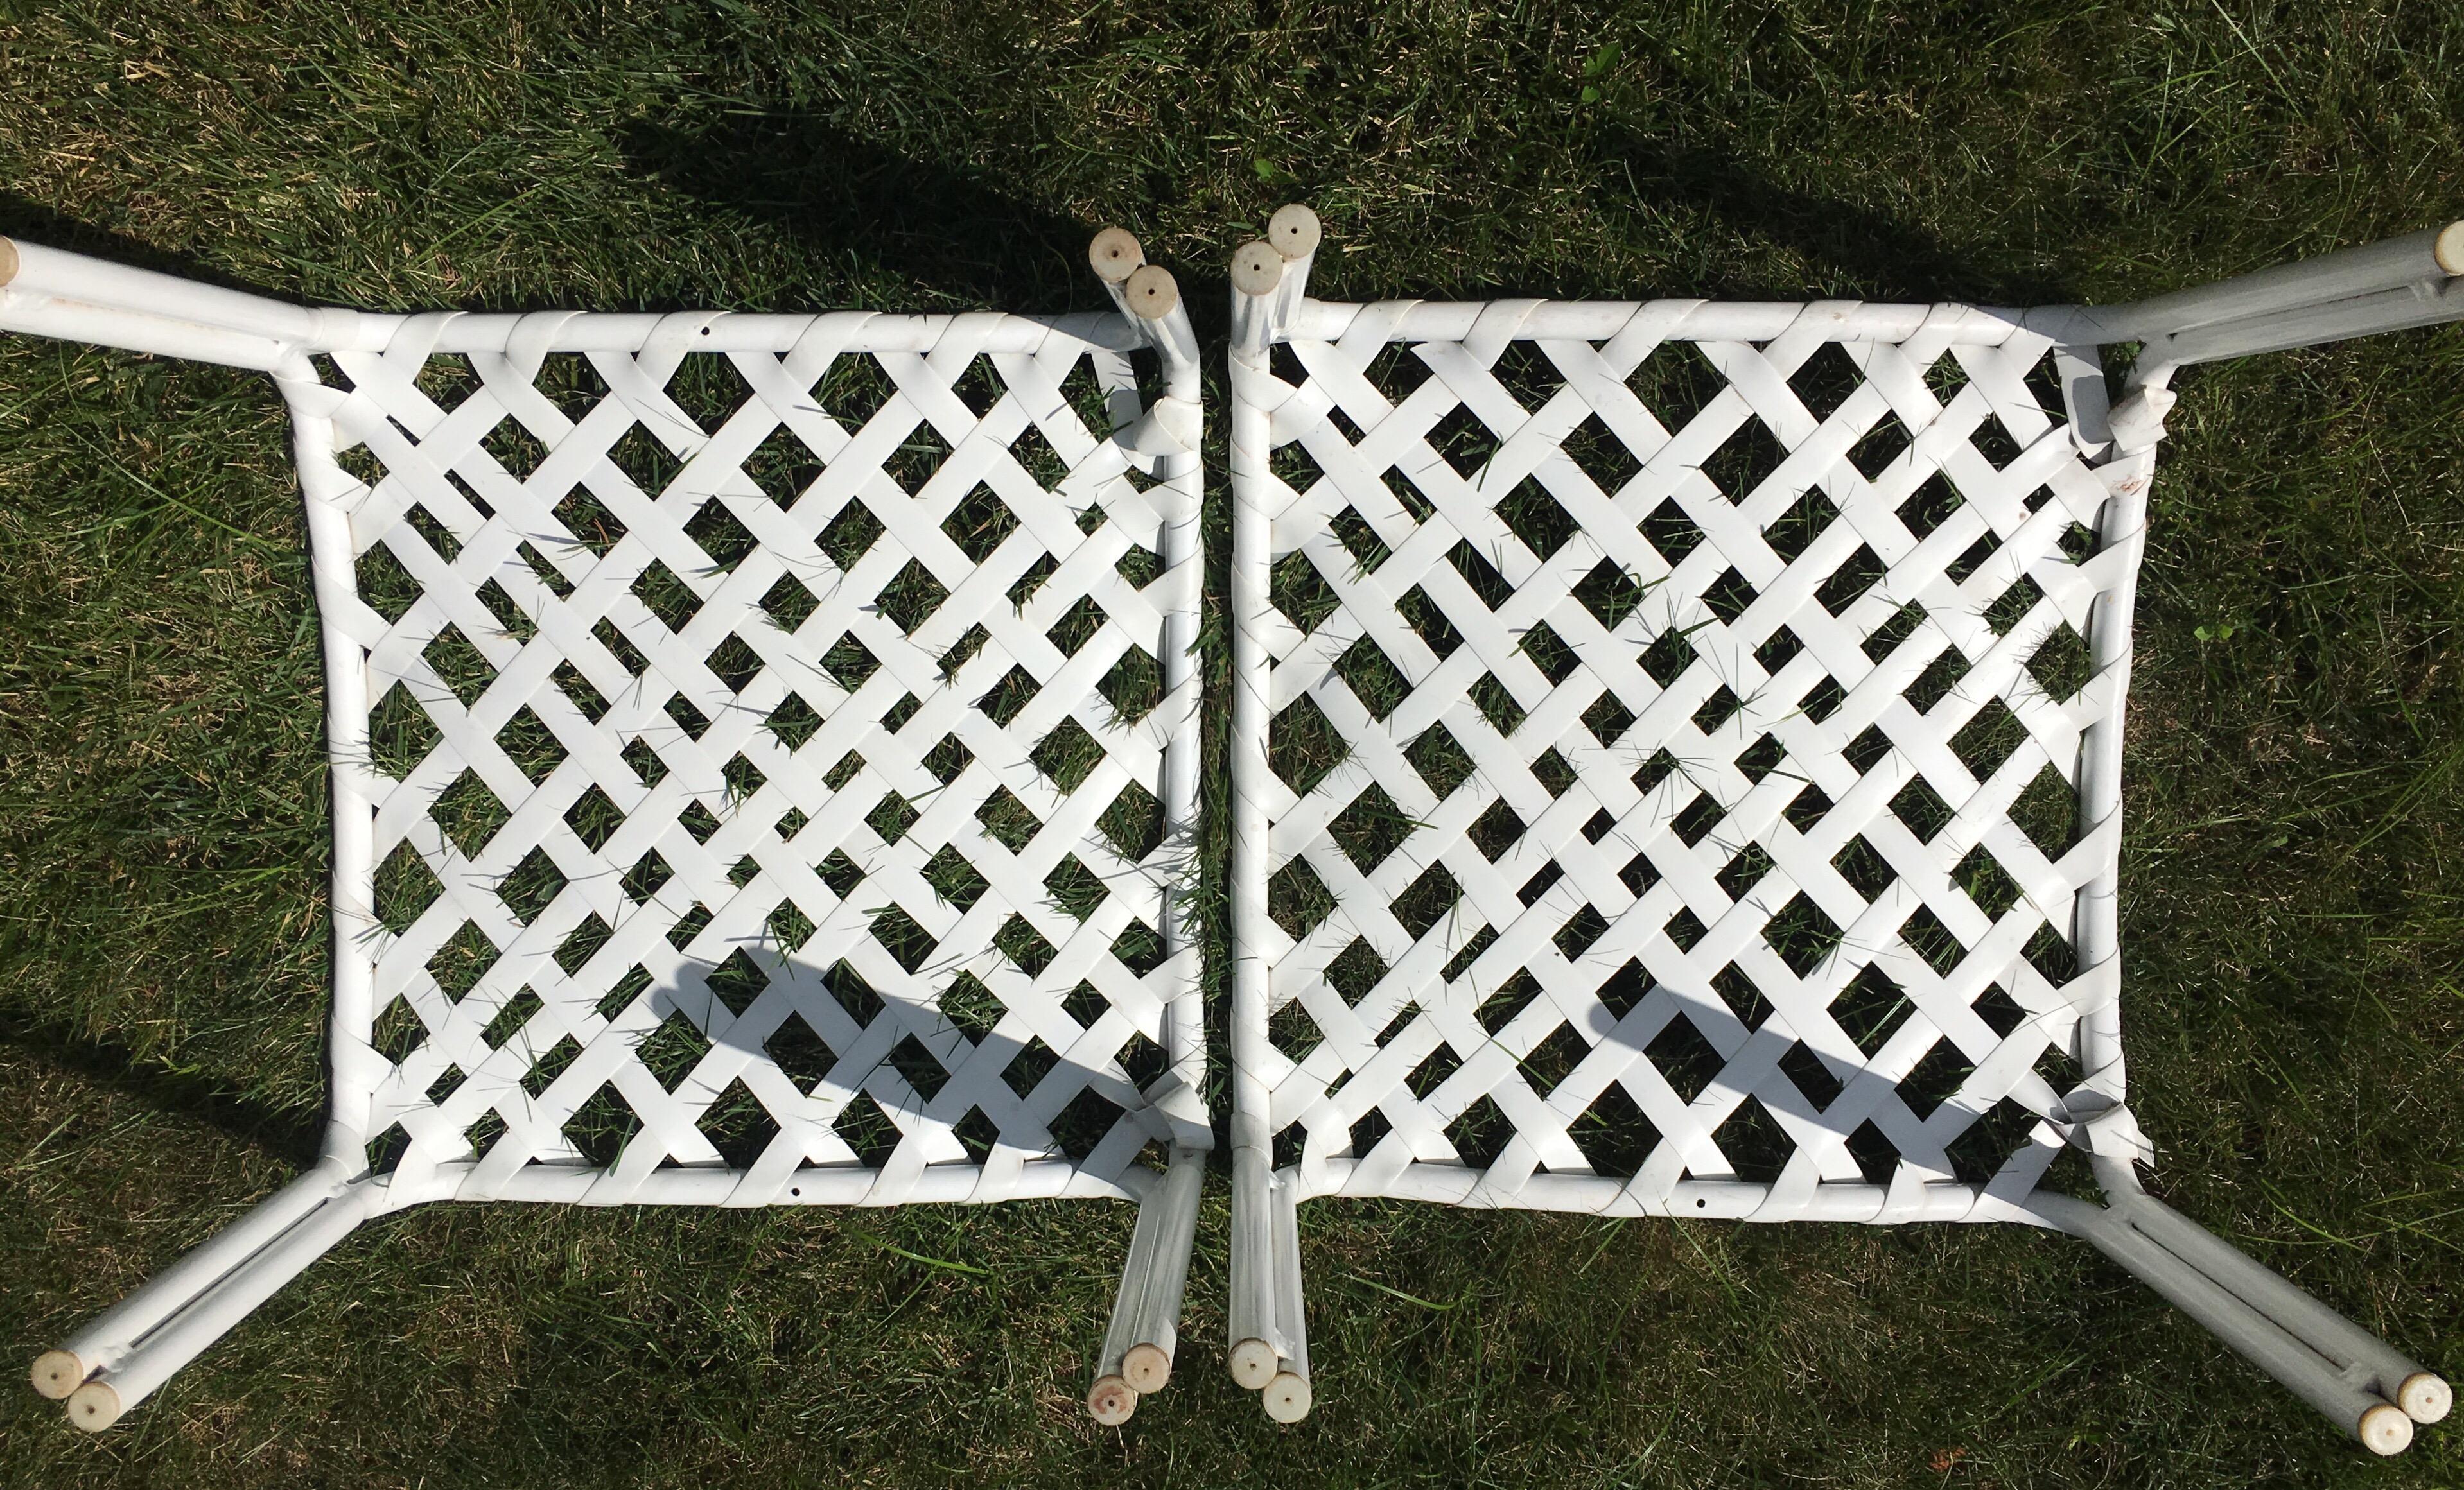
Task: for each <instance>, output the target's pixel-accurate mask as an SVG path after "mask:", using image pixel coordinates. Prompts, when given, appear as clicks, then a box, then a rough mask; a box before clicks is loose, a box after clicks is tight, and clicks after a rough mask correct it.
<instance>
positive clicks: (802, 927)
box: [762, 900, 819, 953]
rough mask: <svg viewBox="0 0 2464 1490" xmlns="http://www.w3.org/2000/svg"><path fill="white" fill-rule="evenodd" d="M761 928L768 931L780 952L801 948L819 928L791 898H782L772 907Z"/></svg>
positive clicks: (789, 951)
mask: <svg viewBox="0 0 2464 1490" xmlns="http://www.w3.org/2000/svg"><path fill="white" fill-rule="evenodd" d="M762 928H763V930H765V931H768V932H769V933H770V939H771V941H773V942H774V943H776V944H777V945H778V949H779V951H780V952H781V953H791V952H795V951H797V950H798V949H800V948H802V947H803V945H804V943H806V942H808V941H810V940H812V936H813V932H814V931H817V930H819V928H818V927H817V926H816V925H815V923H814V921H813V918H812V917H811V916H808V915H806V914H804V912H803V909H802V908H801V907H799V906H798V905H797V904H796V903H795V902H794V901H792V900H782V901H781V902H779V904H778V905H777V906H775V907H773V908H772V909H771V911H770V914H769V916H768V918H767V919H766V920H764V921H763V922H762Z"/></svg>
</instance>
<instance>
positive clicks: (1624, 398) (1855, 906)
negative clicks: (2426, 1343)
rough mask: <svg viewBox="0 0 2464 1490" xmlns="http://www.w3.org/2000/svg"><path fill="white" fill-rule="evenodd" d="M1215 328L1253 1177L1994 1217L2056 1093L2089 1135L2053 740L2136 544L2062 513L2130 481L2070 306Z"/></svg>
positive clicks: (2099, 1002) (2101, 850) (2103, 1066)
mask: <svg viewBox="0 0 2464 1490" xmlns="http://www.w3.org/2000/svg"><path fill="white" fill-rule="evenodd" d="M1432 313H1441V314H1435V315H1433V314H1432ZM1757 318H1759V320H1761V321H1767V322H1769V323H1770V324H1769V326H1768V329H1762V330H1757V331H1754V333H1753V334H1751V335H1745V334H1741V331H1740V329H1739V328H1740V327H1741V325H1743V323H1746V322H1752V321H1755V320H1756V319H1757ZM1416 321H1417V323H1418V325H1419V326H1420V327H1422V328H1427V327H1430V326H1438V327H1440V329H1441V331H1442V333H1443V334H1437V333H1433V332H1432V331H1430V330H1428V329H1421V330H1418V331H1416V330H1414V329H1413V327H1414V324H1415V322H1416ZM1465 326H1467V328H1468V329H1464V327H1465ZM1448 327H1451V328H1452V329H1445V328H1448ZM1551 327H1553V328H1556V329H1554V330H1551V329H1550V328H1551ZM1570 328H1571V329H1570ZM1724 328H1725V329H1724ZM1234 373H1235V384H1234V396H1235V397H1236V399H1240V400H1244V401H1247V402H1248V403H1249V404H1250V405H1252V406H1255V407H1263V408H1266V409H1270V410H1271V411H1272V413H1271V430H1272V445H1273V447H1274V451H1273V454H1272V456H1271V459H1270V461H1269V463H1268V468H1269V469H1267V470H1265V471H1257V470H1254V469H1253V470H1252V471H1251V472H1250V473H1249V474H1248V475H1247V476H1245V477H1244V478H1243V480H1242V481H1240V482H1239V483H1237V485H1238V486H1239V488H1240V490H1239V491H1238V492H1237V493H1236V495H1237V496H1238V497H1239V500H1240V502H1241V513H1240V516H1239V520H1241V521H1243V522H1255V523H1265V524H1270V525H1271V533H1272V540H1271V544H1270V546H1269V549H1268V552H1269V553H1270V555H1271V557H1272V560H1273V563H1274V568H1273V578H1272V589H1271V593H1270V594H1269V595H1268V596H1266V597H1264V598H1258V597H1247V598H1244V601H1243V604H1242V606H1241V609H1240V615H1241V622H1242V624H1243V625H1245V626H1249V627H1252V628H1255V634H1256V635H1258V636H1259V638H1260V639H1261V640H1262V642H1263V644H1264V646H1265V651H1266V653H1267V654H1268V655H1269V656H1270V657H1271V659H1272V663H1271V672H1270V679H1271V682H1270V685H1269V695H1270V696H1269V699H1268V703H1267V708H1268V709H1269V710H1270V711H1271V712H1272V713H1273V723H1272V727H1271V733H1270V737H1269V742H1268V751H1267V755H1268V760H1269V763H1270V767H1271V769H1270V772H1269V773H1268V774H1267V775H1268V777H1270V778H1265V779H1261V780H1259V781H1258V782H1256V783H1254V786H1253V787H1249V788H1244V789H1246V790H1253V791H1254V792H1255V793H1256V794H1257V795H1259V796H1263V797H1264V799H1265V817H1266V819H1267V821H1268V822H1269V823H1270V824H1271V826H1270V830H1269V838H1268V845H1269V846H1268V852H1267V854H1266V856H1265V857H1266V867H1267V869H1268V871H1269V872H1270V874H1271V879H1270V881H1269V884H1268V886H1267V887H1265V888H1266V893H1267V896H1268V905H1269V908H1270V910H1271V913H1272V921H1273V925H1272V927H1271V928H1270V929H1269V930H1268V931H1267V932H1266V936H1267V939H1268V940H1269V941H1271V943H1272V945H1266V946H1244V947H1243V948H1242V949H1240V951H1241V953H1243V955H1246V956H1252V957H1257V958H1259V959H1261V960H1262V961H1264V962H1265V963H1266V964H1267V965H1268V966H1269V967H1270V969H1271V972H1270V975H1269V985H1268V986H1269V1007H1270V1008H1271V1010H1272V1014H1271V1018H1270V1022H1269V1027H1268V1028H1269V1034H1270V1037H1271V1039H1270V1041H1269V1044H1270V1047H1271V1048H1270V1049H1269V1050H1268V1053H1267V1055H1266V1058H1265V1060H1266V1064H1267V1066H1268V1067H1269V1068H1268V1069H1265V1070H1263V1071H1259V1072H1256V1073H1253V1074H1255V1075H1257V1076H1259V1077H1261V1078H1263V1080H1264V1083H1265V1086H1266V1088H1267V1089H1268V1090H1270V1092H1271V1112H1270V1115H1269V1124H1268V1127H1269V1128H1270V1129H1271V1130H1272V1131H1273V1132H1274V1133H1275V1134H1276V1135H1277V1139H1276V1162H1277V1164H1278V1165H1279V1166H1280V1172H1281V1173H1282V1175H1283V1177H1284V1179H1285V1180H1286V1182H1287V1183H1297V1186H1298V1191H1297V1193H1298V1194H1301V1195H1303V1196H1306V1195H1310V1194H1353V1195H1398V1196H1409V1197H1416V1198H1421V1199H1430V1200H1441V1201H1447V1202H1455V1203H1462V1204H1471V1205H1493V1206H1506V1205H1513V1206H1529V1207H1545V1208H1551V1209H1571V1210H1581V1211H1592V1212H1599V1213H1604V1214H1614V1215H1637V1214H1679V1215H1687V1216H1750V1217H1752V1218H1755V1219H1761V1220H1789V1219H1816V1218H1820V1219H1848V1220H1865V1221H1883V1222H1888V1221H1903V1220H1917V1219H1974V1220H1984V1219H1999V1218H2017V1217H2020V1216H2023V1215H2024V1213H2023V1212H2022V1210H2021V1209H2020V1208H2019V1206H2018V1204H2017V1203H2018V1202H2020V1201H2022V1200H2024V1199H2025V1197H2026V1195H2027V1194H2028V1193H2029V1191H2030V1190H2031V1189H2032V1188H2033V1187H2034V1185H2035V1181H2036V1179H2037V1178H2038V1176H2039V1175H2040V1174H2041V1173H2042V1172H2044V1169H2045V1167H2046V1165H2047V1164H2048V1163H2049V1162H2050V1160H2051V1159H2052V1158H2053V1156H2054V1155H2055V1154H2056V1153H2057V1151H2058V1149H2059V1146H2060V1145H2061V1144H2062V1143H2063V1142H2064V1141H2065V1139H2066V1138H2068V1137H2069V1136H2070V1135H2071V1132H2072V1128H2073V1125H2074V1122H2075V1120H2077V1119H2079V1118H2081V1117H2084V1116H2085V1115H2086V1114H2088V1113H2091V1112H2093V1113H2096V1114H2099V1115H2100V1117H2101V1118H2102V1119H2104V1120H2106V1126H2107V1127H2108V1128H2113V1129H2114V1130H2115V1131H2116V1132H2118V1133H2120V1134H2121V1135H2122V1141H2124V1142H2131V1143H2135V1142H2136V1140H2135V1129H2129V1128H2127V1127H2126V1125H2127V1113H2126V1109H2123V1108H2121V1107H2119V1104H2120V1102H2121V1100H2122V1097H2123V1091H2122V1087H2121V1069H2120V1065H2119V1062H2118V1060H2115V1061H2112V1062H2110V1063H2097V1064H2096V1068H2095V1069H2094V1070H2082V1069H2081V1067H2080V1065H2079V1063H2078V1062H2077V1061H2076V1060H2075V1059H2074V1056H2075V1045H2074V1035H2075V1029H2076V1027H2077V1026H2078V1025H2079V1022H2080V1016H2081V1014H2082V1012H2085V1011H2102V1012H2103V1013H2104V1014H2105V1015H2106V1016H2107V1017H2108V1018H2109V1012H2110V1003H2111V998H2112V994H2113V988H2112V968H2111V965H2110V962H2109V960H2107V961H2104V962H2101V963H2100V964H2099V965H2098V966H2095V967H2090V968H2087V969H2085V970H2081V969H2079V968H2078V967H2077V966H2076V959H2075V958H2074V956H2073V954H2072V948H2073V941H2074V912H2075V902H2076V901H2077V900H2078V899H2079V897H2080V895H2081V893H2082V891H2084V890H2088V889H2090V888H2092V887H2097V886H2099V885H2100V884H2101V885H2102V886H2103V887H2107V890H2108V892H2109V887H2110V885H2111V882H2112V874H2113V870H2114V866H2115V859H2116V847H2117V841H2118V838H2117V836H2118V831H2119V822H2118V814H2116V815H2111V816H2108V817H2106V818H2105V819H2104V820H2103V821H2101V822H2098V823H2096V824H2094V825H2093V826H2092V827H2090V828H2089V829H2087V830H2086V831H2084V832H2080V831H2079V830H2078V829H2077V826H2076V822H2075V819H2076V804H2077V800H2078V799H2077V797H2076V796H2075V795H2074V788H2075V786H2076V784H2077V783H2076V781H2075V774H2076V771H2077V769H2078V762H2079V758H2080V749H2079V747H2080V741H2081V736H2082V732H2084V731H2087V730H2090V729H2092V728H2118V727H2119V721H2120V715H2121V709H2122V704H2123V688H2124V684H2125V683H2126V679H2127V671H2126V668H2127V649H2126V630H2127V625H2128V617H2127V614H2126V604H2127V589H2126V586H2127V581H2129V579H2130V576H2131V574H2132V572H2133V571H2134V570H2135V567H2136V565H2137V562H2138V557H2139V550H2140V544H2139V540H2138V534H2137V531H2136V528H2135V524H2134V525H2133V526H2132V527H2130V528H2129V530H2128V531H2111V530H2108V531H2106V532H2104V533H2102V534H2099V533H2098V532H2097V531H2096V525H2097V524H2098V523H2099V521H2100V519H2101V516H2104V515H2106V513H2105V510H2106V507H2107V498H2108V496H2110V495H2111V494H2112V493H2113V492H2114V491H2115V490H2116V483H2117V482H2118V480H2119V479H2121V478H2122V477H2123V475H2125V474H2126V475H2129V476H2130V477H2132V478H2133V479H2136V480H2138V481H2140V482H2141V483H2142V486H2141V488H2140V490H2143V491H2144V479H2145V471H2144V470H2143V469H2142V463H2140V462H2137V461H2123V462H2121V463H2119V464H2115V463H2100V462H2101V460H2102V458H2103V457H2106V456H2107V455H2109V454H2110V453H2111V451H2110V447H2109V445H2108V444H2107V443H2105V442H2106V436H2105V435H2104V433H2103V431H2102V422H2103V417H2104V405H2103V387H2102V383H2101V374H2099V373H2098V372H2097V371H2096V363H2095V361H2094V353H2093V351H2092V350H2091V351H2088V352H2085V353H2075V352H2072V351H2069V350H2067V349H2065V348H2063V347H2062V346H2060V345H2058V344H2057V342H2056V341H2055V340H2054V339H2053V337H2052V336H2050V335H2048V334H2047V333H2046V332H2044V331H2040V330H2034V329H2030V326H2029V324H2028V323H2027V322H2026V320H2025V319H2024V318H2021V317H2018V316H2016V315H2005V314H1997V313H1989V312H1984V311H1978V310H1974V309H1971V308H1968V307H1960V306H1938V307H1932V308H1929V309H1928V308H1921V307H1865V306H1859V305H1856V304H1853V303H1845V302H1834V303H1821V304H1812V305H1806V306H1803V307H1796V306H1786V307H1777V306H1771V307H1734V306H1707V307H1706V306H1705V302H1701V301H1692V300H1663V301H1655V302H1651V303H1647V304H1634V305H1589V306H1568V305H1548V304H1545V303H1544V302H1538V301H1512V302H1497V303H1493V304H1488V305H1485V306H1480V307H1463V306H1449V307H1436V306H1420V305H1417V304H1415V303H1414V302H1393V303H1385V304H1377V305H1370V306H1343V305H1331V304H1320V303H1317V302H1309V304H1308V306H1307V307H1306V308H1305V311H1304V313H1303V315H1302V317H1301V318H1300V320H1299V321H1298V322H1297V324H1296V329H1294V330H1293V331H1291V332H1290V333H1289V335H1288V336H1287V340H1284V342H1283V343H1282V344H1281V345H1279V346H1278V347H1277V348H1276V350H1275V354H1274V360H1273V362H1272V364H1271V370H1268V369H1267V368H1266V367H1265V366H1247V367H1244V366H1243V365H1241V364H1240V363H1238V362H1236V364H1235V368H1234ZM2066 403H2067V405H2068V406H2069V414H2068V415H2066V414H2065V412H2064V410H2065V405H2066ZM2074 416H2075V417H2076V418H2077V420H2078V421H2079V424H2078V426H2077V427H2075V426H2074V424H2073V423H2072V417H2074ZM2091 429H2092V430H2093V432H2092V433H2091V432H2090V431H2091ZM2117 594H2119V595H2121V596H2122V598H2123V599H2122V603H2123V606H2124V607H2125V610H2124V613H2123V614H2122V615H2120V617H2119V618H2118V620H2116V621H2112V622H2109V623H2107V624H2117V625H2118V626H2119V627H2120V628H2121V631H2122V634H2123V638H2124V641H2123V643H2122V645H2121V646H2118V647H2109V648H2108V650H2109V652H2110V655H2109V656H2108V657H2107V658H2106V660H2105V662H2104V663H2103V665H2101V666H2098V665H2096V664H2095V663H2094V662H2093V661H2092V659H2091V656H2090V653H2089V649H2088V646H2087V645H2086V640H2085V639H2086V638H2087V637H2088V635H2089V634H2090V631H2091V618H2092V616H2093V615H2095V613H2096V611H2097V606H2098V604H2099V603H2100V601H2106V600H2110V599H2112V598H2113V597H2115V596H2116V595H2117ZM1261 599H1263V601H1264V602H1265V603H1259V601H1260V600H1261Z"/></svg>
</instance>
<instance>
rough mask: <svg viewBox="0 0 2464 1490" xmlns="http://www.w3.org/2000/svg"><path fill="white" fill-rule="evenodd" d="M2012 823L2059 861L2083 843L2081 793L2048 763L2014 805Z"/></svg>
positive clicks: (2045, 852)
mask: <svg viewBox="0 0 2464 1490" xmlns="http://www.w3.org/2000/svg"><path fill="white" fill-rule="evenodd" d="M2011 821H2012V822H2014V823H2016V824H2017V825H2018V827H2019V831H2021V832H2023V833H2025V834H2027V835H2028V837H2029V839H2030V840H2031V841H2032V842H2034V843H2035V845H2036V846H2037V848H2039V849H2041V850H2042V851H2043V852H2044V855H2045V857H2046V858H2048V859H2059V858H2060V857H2061V856H2062V855H2063V854H2065V853H2067V852H2069V850H2070V847H2071V845H2072V844H2075V843H2077V842H2079V793H2078V792H2077V791H2076V790H2074V789H2073V788H2072V786H2071V784H2070V782H2068V781H2065V780H2063V779H2062V774H2061V773H2060V772H2059V771H2057V770H2056V769H2055V768H2054V767H2053V766H2052V765H2051V764H2047V765H2046V766H2045V767H2044V768H2043V769H2041V770H2039V771H2038V772H2037V773H2036V775H2035V778H2033V779H2032V780H2030V781H2029V783H2028V785H2027V789H2026V790H2024V791H2022V792H2021V793H2020V794H2019V796H2018V799H2017V800H2015V801H2013V802H2012V803H2011Z"/></svg>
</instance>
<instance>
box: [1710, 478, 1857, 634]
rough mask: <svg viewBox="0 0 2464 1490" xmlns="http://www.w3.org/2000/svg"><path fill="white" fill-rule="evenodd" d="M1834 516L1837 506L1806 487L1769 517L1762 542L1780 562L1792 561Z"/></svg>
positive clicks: (1830, 523) (1818, 535)
mask: <svg viewBox="0 0 2464 1490" xmlns="http://www.w3.org/2000/svg"><path fill="white" fill-rule="evenodd" d="M1838 518H1839V509H1838V508H1837V507H1834V506H1833V505H1831V499H1830V498H1829V497H1827V496H1825V495H1823V494H1822V493H1820V492H1819V491H1816V490H1815V489H1813V488H1811V487H1809V488H1807V489H1806V491H1805V492H1804V493H1803V494H1801V495H1799V496H1798V497H1797V499H1796V500H1795V501H1794V502H1793V503H1791V504H1790V505H1789V508H1788V510H1787V511H1785V512H1783V513H1781V514H1780V515H1778V516H1777V517H1774V518H1772V519H1771V526H1770V527H1768V528H1765V529H1764V530H1763V541H1764V542H1766V543H1768V544H1770V545H1771V552H1772V553H1774V554H1777V555H1778V556H1779V557H1780V559H1781V561H1782V562H1784V563H1794V562H1795V561H1796V557H1797V556H1798V555H1800V554H1802V553H1804V552H1805V551H1806V549H1807V548H1809V547H1810V546H1812V544H1813V542H1814V540H1815V538H1818V537H1821V536H1822V534H1823V531H1824V530H1825V529H1827V528H1829V527H1830V526H1831V525H1832V524H1833V523H1834V522H1837V520H1838ZM1740 608H1742V607H1740ZM1724 619H1725V618H1724Z"/></svg>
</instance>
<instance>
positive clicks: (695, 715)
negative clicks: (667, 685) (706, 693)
mask: <svg viewBox="0 0 2464 1490" xmlns="http://www.w3.org/2000/svg"><path fill="white" fill-rule="evenodd" d="M662 711H663V712H665V713H666V714H667V716H668V717H669V718H670V719H672V720H674V721H675V725H676V728H677V729H679V730H682V731H683V732H684V734H685V738H687V739H689V740H697V739H700V738H701V737H702V735H703V734H706V733H707V732H708V731H709V729H710V716H709V715H707V714H705V713H703V712H701V711H700V710H699V709H697V708H695V707H693V701H692V700H691V699H688V698H686V697H685V696H684V695H683V694H682V693H678V694H675V695H673V696H672V697H671V698H670V699H669V700H668V701H667V703H666V704H665V705H663V706H662Z"/></svg>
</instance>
